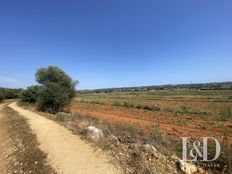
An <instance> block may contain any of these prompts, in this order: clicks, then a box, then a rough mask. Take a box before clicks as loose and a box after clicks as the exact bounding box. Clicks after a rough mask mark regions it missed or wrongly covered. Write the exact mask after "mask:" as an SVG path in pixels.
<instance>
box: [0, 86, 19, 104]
mask: <svg viewBox="0 0 232 174" xmlns="http://www.w3.org/2000/svg"><path fill="white" fill-rule="evenodd" d="M21 92H22V89H10V88H0V102H2V101H3V100H7V99H17V98H19V97H20V94H21Z"/></svg>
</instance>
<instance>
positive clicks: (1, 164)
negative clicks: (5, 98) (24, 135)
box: [0, 105, 7, 174]
mask: <svg viewBox="0 0 232 174" xmlns="http://www.w3.org/2000/svg"><path fill="white" fill-rule="evenodd" d="M2 107H3V105H0V128H1V130H0V172H1V174H6V161H5V159H4V148H5V141H6V140H7V127H6V125H5V118H4V116H3V115H2V114H1V109H2Z"/></svg>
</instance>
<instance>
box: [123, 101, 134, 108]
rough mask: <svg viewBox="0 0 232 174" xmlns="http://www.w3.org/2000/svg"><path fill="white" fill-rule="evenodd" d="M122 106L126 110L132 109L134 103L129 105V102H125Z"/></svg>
mask: <svg viewBox="0 0 232 174" xmlns="http://www.w3.org/2000/svg"><path fill="white" fill-rule="evenodd" d="M123 106H124V107H127V108H133V107H134V103H129V102H126V101H125V102H124V103H123Z"/></svg>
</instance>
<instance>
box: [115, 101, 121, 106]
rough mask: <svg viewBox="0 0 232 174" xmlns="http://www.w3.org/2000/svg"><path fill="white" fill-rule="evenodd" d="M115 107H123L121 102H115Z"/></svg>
mask: <svg viewBox="0 0 232 174" xmlns="http://www.w3.org/2000/svg"><path fill="white" fill-rule="evenodd" d="M113 105H114V106H122V104H121V103H120V102H118V101H114V102H113Z"/></svg>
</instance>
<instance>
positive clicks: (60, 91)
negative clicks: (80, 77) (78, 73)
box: [36, 66, 77, 113]
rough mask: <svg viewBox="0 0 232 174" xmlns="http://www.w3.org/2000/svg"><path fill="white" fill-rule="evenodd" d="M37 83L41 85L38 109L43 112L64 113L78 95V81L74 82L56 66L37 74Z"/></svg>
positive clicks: (40, 70)
mask: <svg viewBox="0 0 232 174" xmlns="http://www.w3.org/2000/svg"><path fill="white" fill-rule="evenodd" d="M36 81H37V82H38V83H39V84H41V88H40V90H39V95H38V108H39V110H42V111H48V112H51V113H57V112H61V111H64V109H65V108H66V107H67V105H68V104H70V102H71V100H72V98H73V97H74V96H75V94H76V90H75V86H76V83H77V81H73V80H72V79H71V77H69V76H68V75H67V74H66V73H65V72H64V71H63V70H61V69H60V68H58V67H56V66H49V67H48V68H41V69H39V70H38V71H37V73H36Z"/></svg>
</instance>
